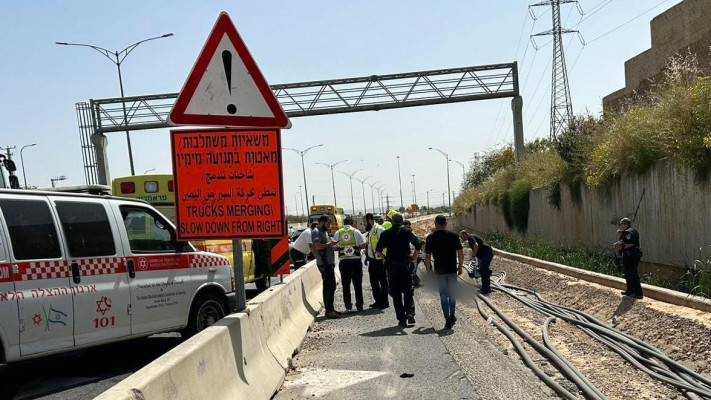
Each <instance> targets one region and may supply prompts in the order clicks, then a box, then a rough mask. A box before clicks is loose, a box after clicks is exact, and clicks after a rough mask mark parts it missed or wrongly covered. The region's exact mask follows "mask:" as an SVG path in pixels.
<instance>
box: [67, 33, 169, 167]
mask: <svg viewBox="0 0 711 400" xmlns="http://www.w3.org/2000/svg"><path fill="white" fill-rule="evenodd" d="M170 36H173V34H172V33H166V34H164V35H160V36H156V37H152V38H148V39H143V40H141V41H138V42H136V43H134V44H132V45H130V46H128V47H126V48H125V49H123V50H121V51H110V50H106V49H105V48H103V47H99V46H94V45H93V44H84V43H69V42H54V43H55V44H59V45H62V46H80V47H89V48H91V49H94V50H96V51H98V52H99V53H101V54H103V55H104V56H106V58H108V59H109V60H110V61H111V62H112V63H114V64H115V65H116V68H117V69H118V78H119V87H120V88H121V104H122V105H123V123H124V124H126V143H127V144H128V161H129V163H130V164H131V175H136V173H135V170H134V168H133V151H132V150H131V135H130V134H129V131H128V113H127V112H126V102H125V101H124V95H123V79H122V78H121V64H122V63H123V60H125V59H126V57H128V55H129V54H130V53H131V52H132V51H133V49H135V48H136V47H138V45H139V44H141V43H145V42H148V41H151V40H156V39H162V38H167V37H170Z"/></svg>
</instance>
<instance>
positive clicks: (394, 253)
mask: <svg viewBox="0 0 711 400" xmlns="http://www.w3.org/2000/svg"><path fill="white" fill-rule="evenodd" d="M402 221H403V219H402V214H400V213H396V214H395V215H393V216H392V217H391V222H392V224H393V226H392V228H390V229H388V230H386V231H384V232H383V233H381V234H380V239H379V240H378V245H377V246H376V247H375V251H376V254H377V255H378V256H379V257H385V266H386V267H387V269H388V281H389V283H390V296H392V298H393V306H394V307H395V315H396V316H397V320H398V322H399V325H400V326H407V325H408V324H411V325H414V324H415V316H414V314H412V311H414V309H415V306H414V304H415V301H414V299H413V298H412V278H411V275H410V262H411V261H412V260H413V259H415V260H416V259H417V254H418V253H419V252H420V249H421V248H422V246H421V245H420V241H419V240H418V239H417V236H415V234H413V233H412V231H411V230H410V228H407V227H405V226H402ZM410 244H412V245H413V246H415V252H414V253H413V254H412V256H410ZM386 249H387V254H383V250H386Z"/></svg>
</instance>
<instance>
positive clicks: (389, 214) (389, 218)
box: [383, 210, 397, 230]
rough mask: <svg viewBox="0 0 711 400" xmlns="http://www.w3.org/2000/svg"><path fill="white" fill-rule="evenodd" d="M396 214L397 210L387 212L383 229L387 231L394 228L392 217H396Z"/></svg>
mask: <svg viewBox="0 0 711 400" xmlns="http://www.w3.org/2000/svg"><path fill="white" fill-rule="evenodd" d="M396 212H397V211H395V210H390V211H388V212H387V214H385V222H383V228H385V230H388V229H390V228H392V226H393V223H392V217H393V215H395V213H396Z"/></svg>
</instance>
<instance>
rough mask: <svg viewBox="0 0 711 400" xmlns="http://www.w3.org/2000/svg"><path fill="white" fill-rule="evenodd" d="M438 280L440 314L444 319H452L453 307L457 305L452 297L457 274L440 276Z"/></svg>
mask: <svg viewBox="0 0 711 400" xmlns="http://www.w3.org/2000/svg"><path fill="white" fill-rule="evenodd" d="M438 278H439V299H440V301H441V302H442V313H443V314H444V319H450V318H452V317H454V307H455V306H456V305H457V299H456V298H455V296H454V295H455V293H454V291H455V285H456V283H457V274H442V275H439V276H438Z"/></svg>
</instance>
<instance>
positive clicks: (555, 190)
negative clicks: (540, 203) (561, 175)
mask: <svg viewBox="0 0 711 400" xmlns="http://www.w3.org/2000/svg"><path fill="white" fill-rule="evenodd" d="M560 190H561V189H560V181H559V180H557V181H554V182H552V183H551V184H549V185H548V186H546V200H547V201H548V204H549V205H550V206H551V207H553V208H555V209H556V210H560V198H561V193H560Z"/></svg>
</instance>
